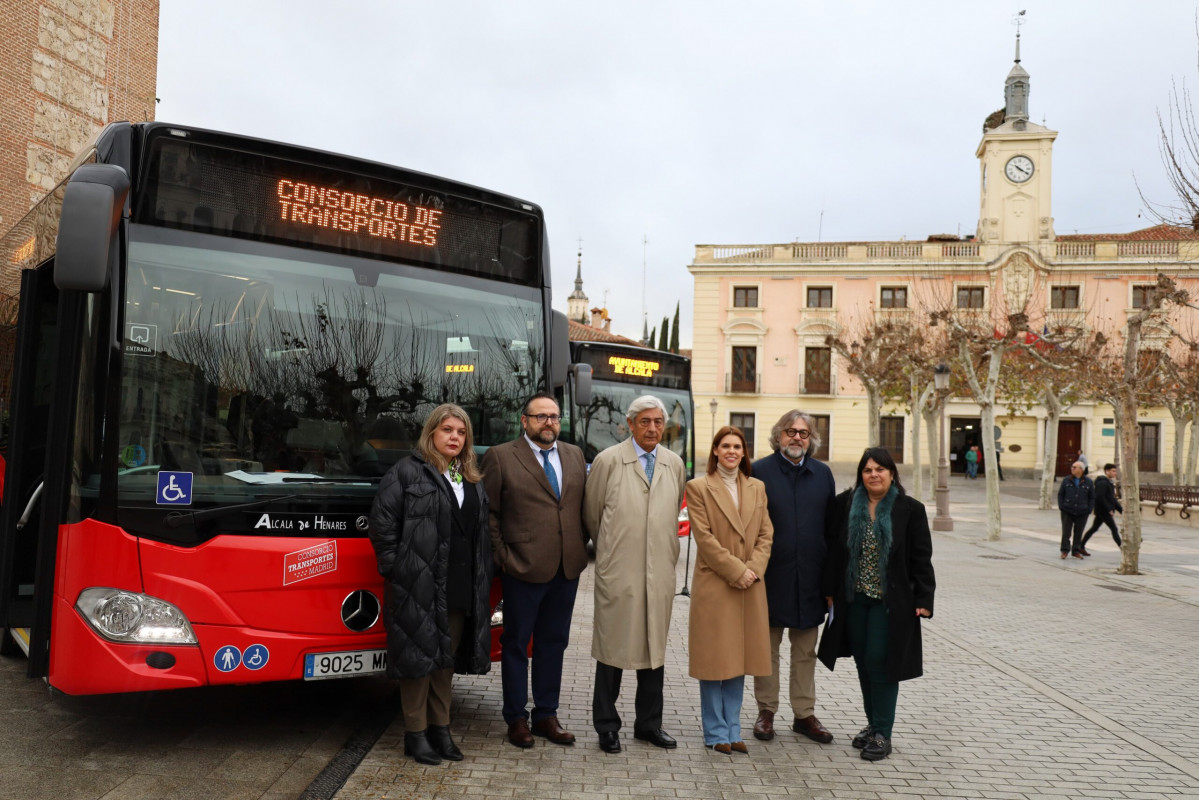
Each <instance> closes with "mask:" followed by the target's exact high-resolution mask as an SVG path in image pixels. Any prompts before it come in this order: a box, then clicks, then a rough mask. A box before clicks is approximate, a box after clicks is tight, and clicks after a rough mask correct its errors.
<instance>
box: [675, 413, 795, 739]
mask: <svg viewBox="0 0 1199 800" xmlns="http://www.w3.org/2000/svg"><path fill="white" fill-rule="evenodd" d="M749 474H750V460H749V455H748V453H747V451H746V445H745V435H744V434H743V433H742V432H741V431H740V430H738V429H737V428H734V427H730V426H726V427H724V428H721V429H720V430H719V431H717V433H716V437H715V438H714V439H713V442H712V450H711V452H710V453H709V455H708V474H707V475H706V476H704V477H702V478H696V479H695V480H693V481H690V482H689V483H688V484H687V508H688V512H689V514H690V517H691V537H692V538H693V539H694V540H695V547H696V550H697V552H698V555H697V556H696V559H695V574H694V577H693V579H692V583H691V625H690V639H689V646H688V650H689V652H690V674H691V677H693V678H698V679H699V682H700V709H701V711H702V716H703V727H704V744H705V745H706V746H708V747H711V748H712V749H713V750H715V751H716V752H719V753H725V754H727V753H731V752H737V753H747V752H748V748H747V747H746V746H745V742H744V741H742V739H741V720H740V717H741V699H742V697H743V695H744V692H745V676H746V675H769V674H770V673H771V670H772V667H771V661H770V625H769V621H768V610H767V606H766V586H765V584H763V583H762V574H763V573H764V572H765V571H766V562H767V560H768V559H769V558H770V544H771V541H772V539H773V536H774V528H773V527H772V526H771V524H770V515H769V514H767V513H766V487H765V486H764V485H763V483H762V482H761V481H759V480H757V479H756V478H751V477H750V476H749Z"/></svg>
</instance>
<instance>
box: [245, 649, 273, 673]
mask: <svg viewBox="0 0 1199 800" xmlns="http://www.w3.org/2000/svg"><path fill="white" fill-rule="evenodd" d="M270 660H271V651H270V650H267V649H266V645H261V644H252V645H250V646H249V647H247V648H246V651H245V652H244V653H242V659H241V663H243V664H245V665H246V669H254V670H257V669H262V668H263V667H265V666H266V662H268V661H270Z"/></svg>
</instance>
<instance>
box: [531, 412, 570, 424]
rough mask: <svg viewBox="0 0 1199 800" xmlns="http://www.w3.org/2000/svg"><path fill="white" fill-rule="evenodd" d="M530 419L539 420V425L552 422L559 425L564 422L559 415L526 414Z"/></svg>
mask: <svg viewBox="0 0 1199 800" xmlns="http://www.w3.org/2000/svg"><path fill="white" fill-rule="evenodd" d="M525 416H526V417H528V418H529V419H534V420H537V424H538V425H544V424H545V423H547V422H552V423H553V424H555V425H557V424H558V423H559V422H561V421H562V417H561V416H559V415H558V414H525Z"/></svg>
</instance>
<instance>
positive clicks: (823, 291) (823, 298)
mask: <svg viewBox="0 0 1199 800" xmlns="http://www.w3.org/2000/svg"><path fill="white" fill-rule="evenodd" d="M832 307H833V287H831V286H809V287H808V308H832Z"/></svg>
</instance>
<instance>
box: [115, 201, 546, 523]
mask: <svg viewBox="0 0 1199 800" xmlns="http://www.w3.org/2000/svg"><path fill="white" fill-rule="evenodd" d="M131 231H132V235H131V241H130V244H129V258H128V269H127V272H126V276H127V277H126V286H125V320H124V341H123V356H122V368H121V393H120V396H121V407H120V415H119V437H120V438H119V446H120V463H119V465H118V466H117V470H118V479H117V489H118V501H119V503H120V504H121V505H122V506H129V505H133V506H145V505H147V504H148V505H151V506H152V505H154V503H155V492H156V486H157V473H158V472H159V471H181V472H190V473H192V474H193V491H192V496H193V498H194V499H193V505H200V506H203V505H210V504H218V503H229V502H238V501H241V500H246V499H253V498H255V497H260V496H264V495H265V496H268V497H269V496H271V494H272V493H277V494H295V493H296V492H297V491H298V490H297V484H302V483H305V482H306V481H311V482H312V483H313V485H324V487H325V489H324V491H325V492H327V493H332V492H335V493H336V494H337V495H339V496H343V497H344V496H350V497H355V496H360V497H362V498H370V497H373V495H374V492H375V487H374V486H373V485H372V484H371V483H370V480H369V479H371V478H377V477H378V476H380V475H382V474H383V473H384V472H385V471H386V470H387V468H388V467H389V466H390V465H391V464H393V463H394V462H395V461H396V460H398V459H399V458H401V457H403V456H405V455H407V454H408V453H409V452H410V451H412V450H413V449H415V447H416V444H417V440H418V439H419V436H420V431H421V427H422V425H423V423H424V420H425V418H426V417H427V416H428V414H429V412H430V411H431V410H432V409H433V408H434V407H435V406H437V405H438V404H440V403H443V402H454V403H458V404H459V405H461V406H463V407H464V408H465V409H466V410H467V412H468V413H469V414H470V417H471V420H472V424H473V428H474V437H475V438H474V441H475V445H476V446H479V447H482V448H485V447H487V446H489V445H492V444H497V443H500V442H504V441H507V440H509V439H511V438H513V436H514V435H515V433H516V430H515V426H516V422H517V420H518V419H519V411H520V410H519V405H520V403H521V400H522V398H524V397H526V396H528V395H529V394H531V393H532V392H533V391H535V390H536V387H539V386H540V385H541V383H542V380H543V376H542V375H541V369H542V368H541V364H542V363H543V348H544V341H543V339H544V333H543V332H544V321H543V319H542V311H541V308H542V301H541V295H540V292H539V291H538V290H537V289H536V288H533V287H522V286H516V285H512V284H508V283H497V282H494V281H487V280H484V279H481V278H473V277H466V276H447V275H444V274H442V275H439V274H437V273H434V272H432V271H430V270H426V269H421V268H417V267H409V266H404V265H398V264H383V265H382V266H381V265H380V264H381V262H379V261H373V262H371V264H370V267H369V269H363V268H361V261H362V259H359V258H355V257H353V256H346V255H338V254H330V253H321V252H315V251H310V250H296V249H292V248H287V247H282V246H278V245H273V244H264V243H258V242H245V241H238V240H234V239H230V238H227V237H218V236H211V235H206V234H200V233H188V232H181V231H169V230H164V229H161V228H149V227H146V226H142V225H134V226H132V228H131ZM364 276H365V277H364ZM334 487H335V488H334ZM305 491H307V489H305Z"/></svg>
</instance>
